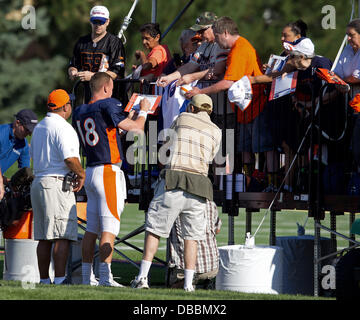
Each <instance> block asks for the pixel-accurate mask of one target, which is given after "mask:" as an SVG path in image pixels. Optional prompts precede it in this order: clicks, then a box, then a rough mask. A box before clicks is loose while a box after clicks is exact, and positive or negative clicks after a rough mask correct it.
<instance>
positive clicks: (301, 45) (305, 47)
mask: <svg viewBox="0 0 360 320" xmlns="http://www.w3.org/2000/svg"><path fill="white" fill-rule="evenodd" d="M283 47H284V49H285V50H287V51H289V52H290V53H293V54H294V53H295V54H296V53H298V54H299V53H300V54H303V55H305V56H306V57H308V58H311V57H313V56H314V54H315V46H314V44H313V42H312V41H311V40H310V39H309V38H305V37H303V38H300V39H298V40H296V41H294V42H289V41H284V43H283Z"/></svg>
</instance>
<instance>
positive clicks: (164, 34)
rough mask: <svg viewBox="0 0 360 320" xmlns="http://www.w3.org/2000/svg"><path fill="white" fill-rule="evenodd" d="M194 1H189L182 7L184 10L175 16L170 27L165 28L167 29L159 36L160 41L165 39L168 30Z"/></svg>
mask: <svg viewBox="0 0 360 320" xmlns="http://www.w3.org/2000/svg"><path fill="white" fill-rule="evenodd" d="M193 1H194V0H190V1H189V2H188V4H187V5H186V6H185V7H184V9H182V10H181V12H180V13H179V14H178V15H177V16H176V18H175V19H174V21H173V22H172V23H171V24H170V26H168V27H167V29H166V30H165V31H164V32H163V34H162V35H161V40H162V39H164V38H165V36H166V35H167V33H168V32H169V31H170V29H171V28H172V27H173V25H174V24H175V23H176V22H177V21H178V20H179V19H180V17H181V16H182V15H183V14H184V12H185V11H186V10H187V9H188V8H189V7H190V5H191V4H192V3H193Z"/></svg>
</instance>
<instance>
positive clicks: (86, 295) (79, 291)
mask: <svg viewBox="0 0 360 320" xmlns="http://www.w3.org/2000/svg"><path fill="white" fill-rule="evenodd" d="M0 284H1V289H0V300H77V299H79V298H80V297H81V300H189V299H191V300H329V298H323V297H317V298H315V297H311V296H301V295H272V294H248V293H241V292H234V291H221V290H196V291H195V292H193V293H191V296H190V297H191V298H189V293H186V292H184V290H182V289H166V288H157V287H152V288H151V290H133V289H131V288H109V287H89V286H84V285H71V286H54V285H41V284H36V285H34V286H33V288H31V287H26V286H24V287H23V285H22V283H21V282H20V281H0Z"/></svg>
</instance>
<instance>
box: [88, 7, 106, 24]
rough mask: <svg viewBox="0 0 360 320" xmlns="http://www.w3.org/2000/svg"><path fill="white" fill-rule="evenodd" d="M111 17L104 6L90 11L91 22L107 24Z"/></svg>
mask: <svg viewBox="0 0 360 320" xmlns="http://www.w3.org/2000/svg"><path fill="white" fill-rule="evenodd" d="M109 17H110V13H109V10H108V9H107V8H106V7H104V6H95V7H93V8H92V9H91V11H90V21H93V20H100V21H102V22H106V20H108V19H109Z"/></svg>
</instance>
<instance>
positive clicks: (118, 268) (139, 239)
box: [0, 204, 358, 300]
mask: <svg viewBox="0 0 360 320" xmlns="http://www.w3.org/2000/svg"><path fill="white" fill-rule="evenodd" d="M220 209H221V208H219V211H220V212H219V214H220V217H221V219H222V222H223V224H222V228H221V232H220V233H219V234H218V236H217V241H218V245H219V247H221V246H225V245H227V244H228V216H227V215H226V214H222V213H221V210H220ZM264 214H265V210H261V211H260V212H257V213H253V217H252V232H254V231H255V230H256V228H257V227H258V225H259V223H260V221H261V219H262V218H263V216H264ZM328 216H329V215H327V216H326V219H325V220H324V221H323V222H322V223H323V224H324V225H325V226H329V225H330V222H329V217H328ZM269 220H270V215H269V214H268V215H267V216H266V218H265V221H264V223H263V225H262V227H261V228H260V230H259V232H258V233H257V235H256V239H255V242H256V244H257V245H268V244H269V234H270V231H269V230H270V227H269V225H270V222H269ZM306 220H307V213H306V212H302V211H288V212H279V213H278V214H277V219H276V226H277V227H276V233H277V236H295V235H296V234H297V224H296V223H297V222H298V223H299V224H301V225H304V223H305V222H306ZM143 223H144V212H143V211H139V210H138V205H137V204H127V205H126V206H125V210H124V212H123V214H122V216H121V231H120V234H119V237H120V238H121V237H122V236H124V235H126V234H128V233H129V232H131V231H133V230H135V229H136V228H137V227H139V226H141V225H142V224H143ZM234 226H235V227H234V229H235V232H234V233H235V244H244V239H245V211H244V210H240V212H239V216H237V217H235V218H234ZM305 229H306V234H308V235H312V234H314V230H313V229H314V226H313V220H312V219H311V218H309V219H308V220H307V222H306V226H305ZM337 231H338V232H341V233H343V234H345V235H348V233H349V217H348V215H347V214H345V215H343V216H338V218H337ZM321 236H323V237H330V235H329V234H326V233H324V232H322V234H321ZM357 240H358V239H357ZM143 241H144V233H140V234H139V235H137V236H135V237H134V238H131V239H130V240H129V242H130V243H131V244H133V245H135V246H137V247H140V248H142V247H143ZM347 245H348V243H347V241H345V240H339V241H338V248H342V247H346V246H347ZM116 248H117V249H119V250H120V251H121V252H123V253H124V254H126V255H127V256H129V257H130V258H131V259H132V260H134V261H136V262H138V261H140V260H141V253H139V252H137V251H136V250H134V249H132V248H130V247H128V246H126V245H124V244H118V245H117V246H116ZM157 256H158V257H159V258H160V259H162V260H165V259H166V241H165V240H164V239H162V240H161V241H160V246H159V251H158V254H157ZM0 258H1V261H0V279H2V263H3V259H2V257H0ZM112 269H113V274H114V277H115V279H116V280H118V281H119V282H120V283H122V284H124V285H127V286H128V285H129V283H130V281H131V280H132V279H133V278H134V276H135V275H136V274H137V271H138V270H137V268H136V267H135V266H133V265H131V264H129V263H125V262H124V258H123V257H122V256H120V255H118V254H115V255H114V263H113V266H112ZM150 277H151V286H152V290H149V291H145V292H144V291H141V292H139V291H133V290H130V289H128V288H125V289H119V288H89V287H85V286H79V285H74V286H66V288H64V287H59V288H58V287H57V288H58V289H57V290H54V286H41V285H36V287H35V289H34V290H24V289H23V287H22V286H21V283H19V282H15V281H3V280H0V284H1V288H0V300H5V299H6V300H7V299H15V300H17V299H26V300H28V299H35V300H38V299H45V300H73V299H78V298H79V296H81V299H84V300H86V299H93V300H103V299H105V300H113V299H122V300H167V299H169V300H183V299H185V300H186V299H189V295H186V294H185V293H184V292H183V291H182V290H176V289H172V290H170V289H165V287H164V281H165V269H164V268H163V267H161V265H159V264H155V265H154V266H153V267H152V269H151V273H150ZM191 299H194V300H196V299H199V300H209V299H210V300H213V299H214V300H232V299H235V300H307V299H310V300H314V299H315V300H316V299H325V300H328V299H329V298H324V297H319V298H315V297H312V296H299V295H297V296H296V295H266V294H246V293H239V292H233V291H220V290H219V291H218V290H210V291H209V290H197V291H196V292H195V293H194V294H192V295H191Z"/></svg>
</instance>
